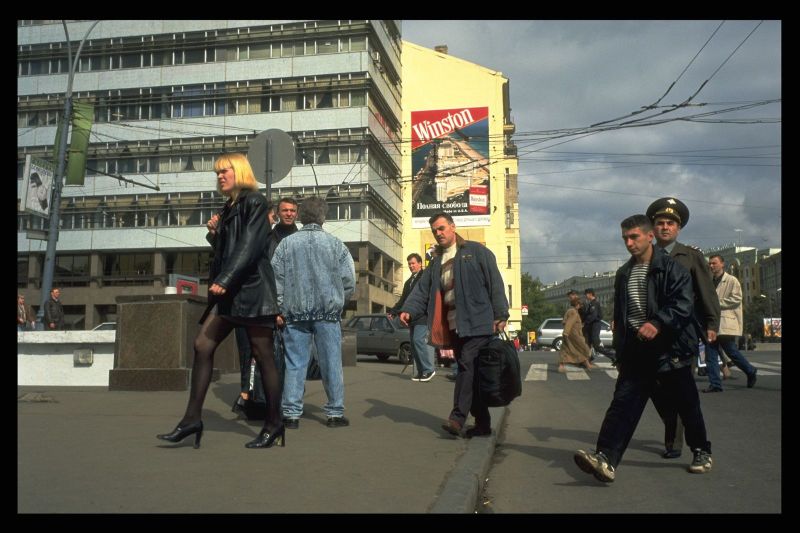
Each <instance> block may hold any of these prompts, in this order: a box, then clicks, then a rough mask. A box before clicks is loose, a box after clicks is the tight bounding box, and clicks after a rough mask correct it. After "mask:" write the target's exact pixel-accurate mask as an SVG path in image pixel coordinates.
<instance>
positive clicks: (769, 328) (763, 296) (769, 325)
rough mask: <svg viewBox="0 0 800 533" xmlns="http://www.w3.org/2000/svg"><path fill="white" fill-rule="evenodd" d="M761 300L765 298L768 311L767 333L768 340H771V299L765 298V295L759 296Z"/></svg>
mask: <svg viewBox="0 0 800 533" xmlns="http://www.w3.org/2000/svg"><path fill="white" fill-rule="evenodd" d="M758 296H759V297H761V298H766V300H767V308H768V309H769V321H768V322H767V328H768V329H767V331H768V332H769V336H770V338H772V297H770V296H767V295H766V294H759V295H758Z"/></svg>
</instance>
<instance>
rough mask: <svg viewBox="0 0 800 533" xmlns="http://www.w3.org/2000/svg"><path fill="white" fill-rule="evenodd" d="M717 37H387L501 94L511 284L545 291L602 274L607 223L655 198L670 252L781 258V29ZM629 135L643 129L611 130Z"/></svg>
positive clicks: (487, 33)
mask: <svg viewBox="0 0 800 533" xmlns="http://www.w3.org/2000/svg"><path fill="white" fill-rule="evenodd" d="M722 22H723V21H721V20H716V21H714V20H707V21H675V22H671V21H666V22H665V21H621V22H616V21H565V22H560V21H423V20H404V21H403V26H402V33H403V38H404V39H405V40H407V41H410V42H413V43H416V44H419V45H421V46H426V47H430V48H433V47H434V46H435V45H439V44H446V45H447V46H448V47H449V53H450V55H453V56H456V57H459V58H461V59H465V60H467V61H471V62H473V63H477V64H479V65H482V66H485V67H488V68H491V69H494V70H498V71H500V72H502V73H503V75H504V76H506V77H507V78H508V79H509V80H510V84H511V107H512V119H513V121H514V123H515V124H516V133H515V135H514V140H515V142H516V144H517V146H518V149H519V163H520V164H519V197H520V201H519V205H520V220H521V223H520V227H521V228H523V229H522V230H521V235H522V263H523V271H525V272H529V273H530V274H531V275H533V276H534V277H539V279H541V280H542V281H543V282H545V283H552V282H554V281H561V280H563V279H565V278H568V277H569V276H572V275H575V274H578V275H580V274H586V275H591V274H593V273H594V272H604V271H609V270H614V269H616V268H617V266H619V265H620V264H621V262H622V261H625V260H627V258H628V257H629V256H628V253H627V251H626V250H625V248H624V246H623V244H622V240H621V239H620V230H619V222H620V221H621V220H622V219H623V218H625V217H627V216H629V215H631V214H634V213H644V212H645V210H646V209H647V206H648V205H649V204H650V203H651V202H652V201H653V200H655V199H657V198H660V197H663V196H676V197H677V198H680V199H681V200H682V201H684V202H685V203H686V204H687V206H688V207H689V210H690V220H689V222H688V224H687V225H686V228H685V229H684V230H683V231H682V232H681V235H680V237H679V240H680V241H681V242H684V243H687V244H694V245H696V246H699V247H701V248H704V249H708V248H712V247H715V246H719V245H723V244H727V243H733V242H741V244H742V245H743V246H754V247H757V248H766V247H774V248H780V247H781V215H782V213H781V123H780V118H781V103H780V101H779V100H780V99H781V23H780V22H778V21H764V22H761V21H758V20H755V21H726V22H724V24H722V25H721V27H720V24H721V23H722ZM760 22H761V24H760V25H759V23H760ZM753 30H755V31H753ZM751 32H752V34H751ZM748 35H749V37H748ZM695 56H696V57H695ZM703 82H706V83H705V85H704V86H703ZM673 83H674V86H672V88H671V89H670V86H671V85H672V84H673ZM701 86H702V89H701ZM668 89H669V92H668V93H667V94H666V96H663V99H661V100H660V102H659V106H660V107H657V108H655V109H651V110H642V106H649V105H651V104H653V103H655V102H657V101H659V99H660V98H661V97H662V95H664V93H666V92H667V90H668ZM699 89H700V90H699ZM698 90H699V92H697V91H698ZM695 93H697V94H695ZM693 95H694V97H693V98H691V99H690V97H692V96H693ZM687 99H690V100H689V104H690V105H687V106H683V107H680V108H677V109H676V108H675V107H673V106H676V105H678V104H682V103H684V102H686V100H687ZM770 101H772V103H766V104H765V105H757V104H761V103H763V102H770ZM475 105H480V102H476V103H475ZM742 107H745V108H744V109H738V110H732V109H734V108H742ZM632 113H638V114H635V115H632V116H628V115H631V114H632ZM662 113H663V114H662ZM620 117H625V118H620ZM674 118H683V120H673V121H669V122H663V121H665V120H667V119H674ZM687 118H691V120H686V119H687ZM614 119H618V120H614ZM631 120H637V121H638V122H635V124H649V125H644V126H641V127H630V126H628V127H622V128H620V127H617V126H619V125H620V124H622V123H623V122H626V121H631ZM605 121H612V122H609V123H607V124H605V125H604V126H595V127H594V128H591V129H588V130H587V128H588V127H589V126H593V125H596V124H597V123H600V122H605ZM656 121H661V122H662V123H657V124H656V123H654V122H656ZM609 127H610V128H609ZM603 128H606V129H603ZM598 130H600V131H598ZM587 133H589V134H588V135H587ZM565 134H566V136H565Z"/></svg>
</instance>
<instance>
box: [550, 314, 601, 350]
mask: <svg viewBox="0 0 800 533" xmlns="http://www.w3.org/2000/svg"><path fill="white" fill-rule="evenodd" d="M612 337H613V334H612V332H611V324H609V323H608V322H606V321H605V320H601V321H600V342H601V343H602V345H603V346H606V347H609V348H610V347H611V341H612ZM563 343H564V320H563V319H562V318H546V319H544V320H543V321H542V323H541V324H540V325H539V327H538V328H536V346H537V347H538V348H547V347H552V348H555V349H556V350H560V349H561V345H562V344H563Z"/></svg>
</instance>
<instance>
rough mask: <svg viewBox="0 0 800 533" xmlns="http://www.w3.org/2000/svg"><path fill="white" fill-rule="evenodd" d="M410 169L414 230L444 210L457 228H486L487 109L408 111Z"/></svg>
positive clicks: (487, 212)
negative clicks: (409, 121)
mask: <svg viewBox="0 0 800 533" xmlns="http://www.w3.org/2000/svg"><path fill="white" fill-rule="evenodd" d="M411 169H412V179H413V182H412V185H411V200H412V202H411V216H412V227H413V228H427V227H429V226H428V218H429V217H430V216H431V215H433V214H434V213H439V212H442V211H443V212H445V213H449V214H450V215H451V216H452V217H453V219H454V220H455V222H456V225H458V226H488V225H489V108H488V107H465V108H460V109H437V110H431V111H412V112H411Z"/></svg>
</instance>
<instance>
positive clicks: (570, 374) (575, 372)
mask: <svg viewBox="0 0 800 533" xmlns="http://www.w3.org/2000/svg"><path fill="white" fill-rule="evenodd" d="M567 379H568V380H570V381H578V380H581V379H589V374H587V373H586V371H585V370H583V369H582V368H577V367H574V366H568V367H567Z"/></svg>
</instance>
